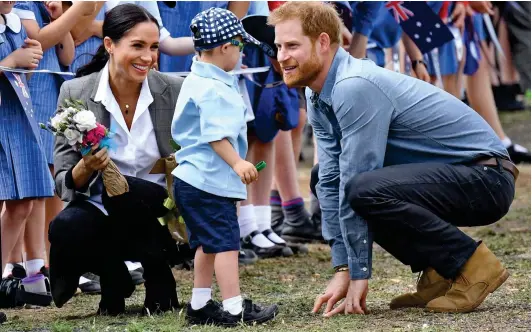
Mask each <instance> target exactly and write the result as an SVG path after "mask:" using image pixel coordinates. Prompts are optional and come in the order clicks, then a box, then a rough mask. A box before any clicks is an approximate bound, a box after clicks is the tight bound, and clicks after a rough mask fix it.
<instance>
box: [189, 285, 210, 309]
mask: <svg viewBox="0 0 532 332" xmlns="http://www.w3.org/2000/svg"><path fill="white" fill-rule="evenodd" d="M211 292H212V290H211V289H210V288H192V300H190V305H191V306H192V309H194V310H198V309H201V308H203V307H204V306H205V305H206V304H207V302H209V300H210V299H211Z"/></svg>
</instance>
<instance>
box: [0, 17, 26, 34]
mask: <svg viewBox="0 0 532 332" xmlns="http://www.w3.org/2000/svg"><path fill="white" fill-rule="evenodd" d="M4 18H5V20H6V25H3V24H0V33H3V32H4V31H6V26H7V27H9V29H10V30H11V31H13V32H14V33H19V32H20V30H21V29H22V23H21V22H20V17H18V16H17V15H16V14H14V13H9V14H6V15H4Z"/></svg>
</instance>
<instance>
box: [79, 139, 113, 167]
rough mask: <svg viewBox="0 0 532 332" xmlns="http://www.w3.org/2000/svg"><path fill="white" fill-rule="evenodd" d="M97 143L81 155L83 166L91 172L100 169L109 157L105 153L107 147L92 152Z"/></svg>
mask: <svg viewBox="0 0 532 332" xmlns="http://www.w3.org/2000/svg"><path fill="white" fill-rule="evenodd" d="M98 146H99V145H95V146H93V147H92V149H91V152H90V153H88V154H86V155H85V156H83V166H84V167H85V169H86V170H87V171H89V172H90V173H91V174H92V173H93V172H96V171H101V170H103V169H104V168H105V167H107V165H108V164H109V161H111V157H109V153H107V148H103V149H101V150H100V151H98V152H96V154H94V151H96V149H98Z"/></svg>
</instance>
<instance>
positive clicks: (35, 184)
mask: <svg viewBox="0 0 532 332" xmlns="http://www.w3.org/2000/svg"><path fill="white" fill-rule="evenodd" d="M4 17H5V19H6V25H0V59H3V58H5V57H7V56H8V55H9V54H11V53H12V52H14V51H15V50H16V49H18V48H20V47H22V46H23V45H24V39H26V38H27V35H26V31H25V30H24V27H23V26H22V24H21V22H20V19H19V17H18V16H17V15H15V14H13V13H10V14H7V15H5V16H4ZM26 88H27V87H26ZM32 96H33V95H32ZM0 109H1V110H2V111H1V112H0V201H3V200H17V199H23V198H33V197H51V196H53V194H54V184H53V179H52V176H51V174H50V170H49V169H48V165H47V161H46V158H45V156H44V154H43V152H42V150H41V147H40V146H39V144H40V137H35V135H34V133H33V130H32V128H31V126H30V123H29V119H28V117H27V116H26V114H25V112H24V109H23V108H22V105H21V104H20V101H19V99H18V97H17V94H16V92H15V90H14V89H13V87H12V86H11V84H10V83H9V81H8V79H7V77H6V76H5V75H3V74H0ZM43 131H44V130H43Z"/></svg>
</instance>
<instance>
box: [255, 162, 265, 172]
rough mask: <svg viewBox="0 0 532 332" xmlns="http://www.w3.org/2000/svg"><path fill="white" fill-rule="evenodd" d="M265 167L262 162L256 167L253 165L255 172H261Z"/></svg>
mask: <svg viewBox="0 0 532 332" xmlns="http://www.w3.org/2000/svg"><path fill="white" fill-rule="evenodd" d="M264 167H266V163H265V162H264V161H261V162H259V163H258V164H257V165H255V168H256V169H257V171H259V172H260V171H262V170H263V169H264Z"/></svg>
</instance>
